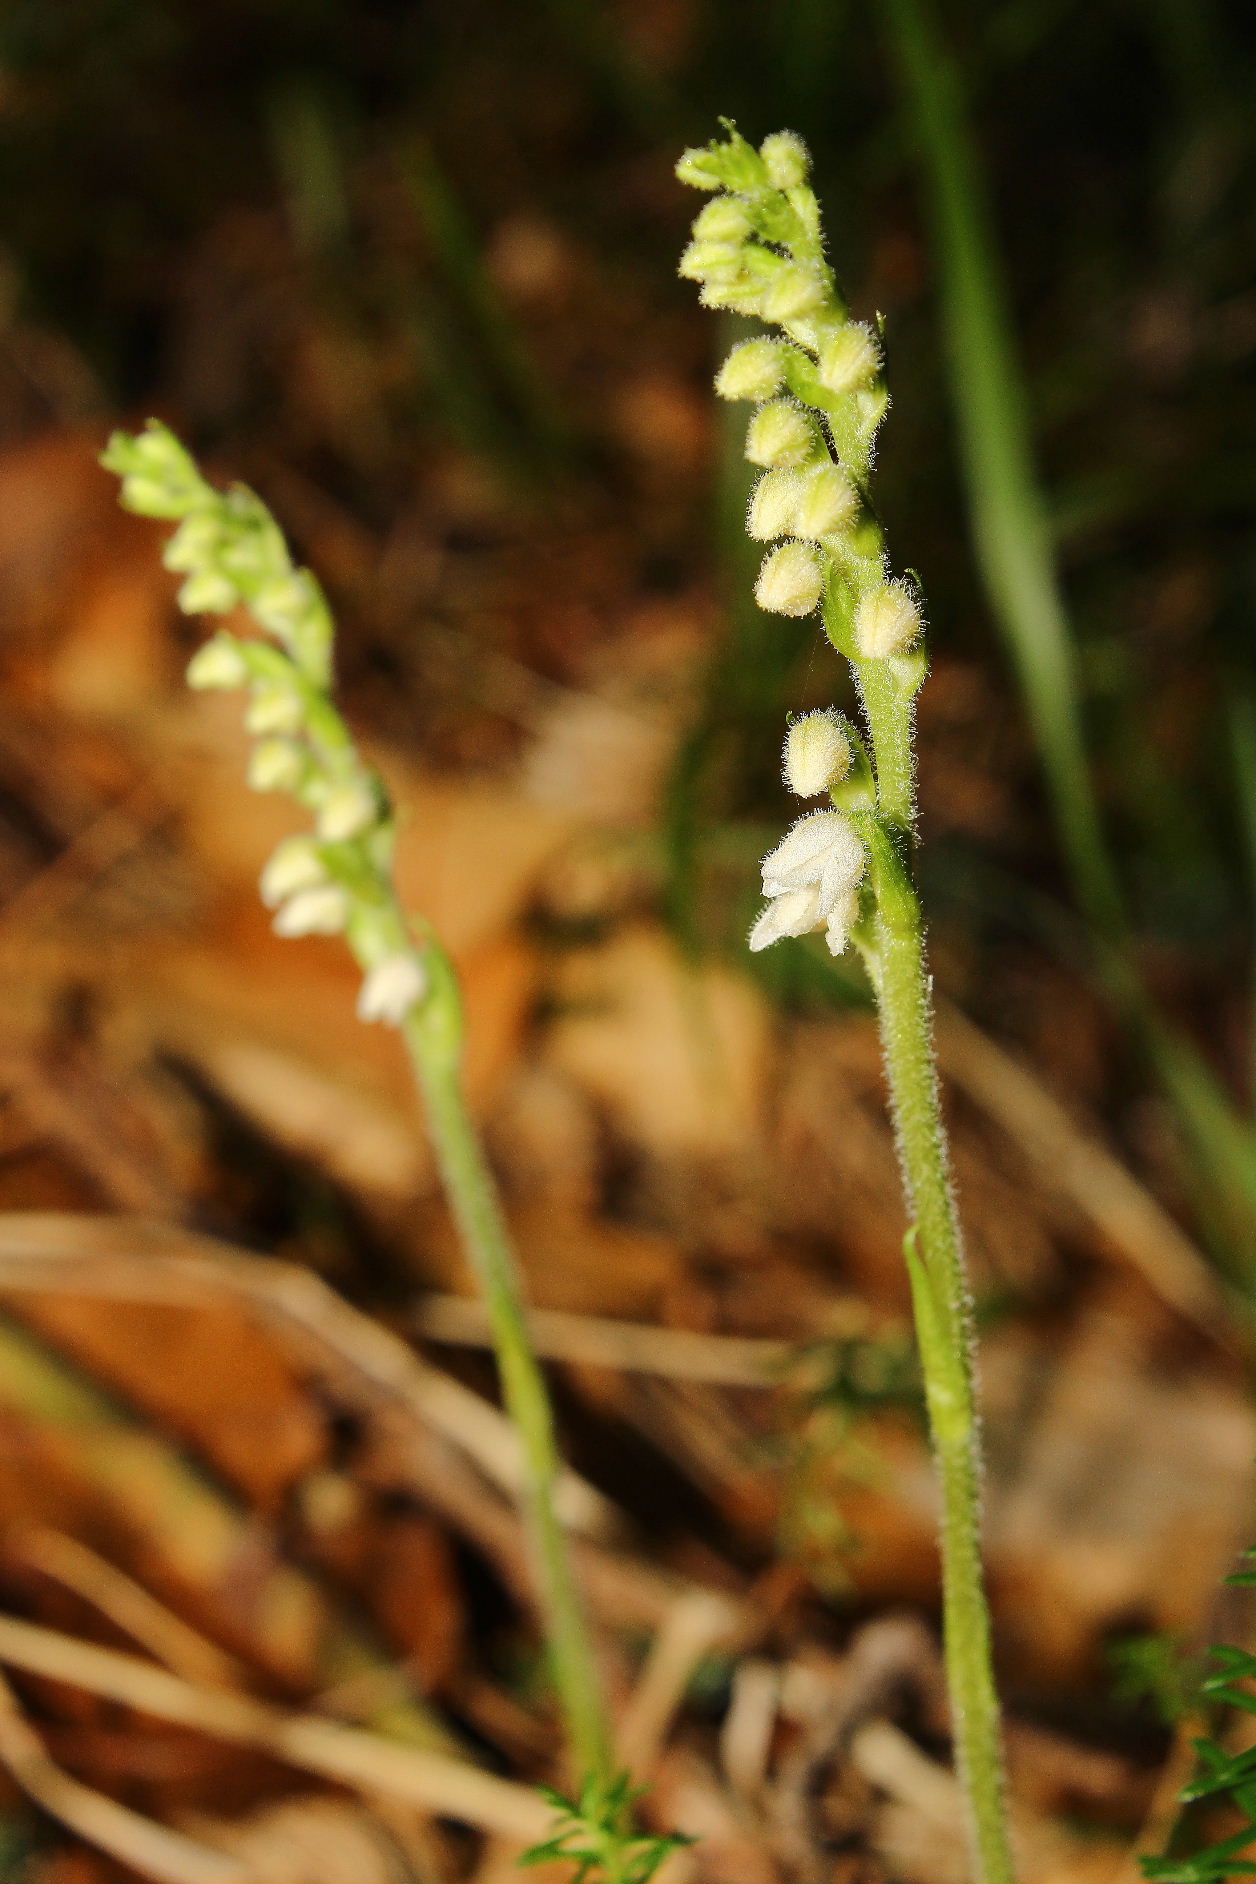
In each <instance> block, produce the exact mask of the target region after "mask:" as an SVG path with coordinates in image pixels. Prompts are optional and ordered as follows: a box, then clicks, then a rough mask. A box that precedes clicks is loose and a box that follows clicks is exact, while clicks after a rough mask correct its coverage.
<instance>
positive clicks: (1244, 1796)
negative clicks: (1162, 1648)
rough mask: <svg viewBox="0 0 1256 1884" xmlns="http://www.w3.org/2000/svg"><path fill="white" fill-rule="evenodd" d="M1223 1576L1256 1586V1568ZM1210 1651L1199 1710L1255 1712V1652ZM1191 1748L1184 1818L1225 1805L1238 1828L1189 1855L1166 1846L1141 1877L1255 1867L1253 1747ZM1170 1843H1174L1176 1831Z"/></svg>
mask: <svg viewBox="0 0 1256 1884" xmlns="http://www.w3.org/2000/svg"><path fill="white" fill-rule="evenodd" d="M1248 1558H1249V1561H1250V1562H1251V1563H1252V1564H1253V1565H1254V1566H1256V1552H1249V1553H1248ZM1226 1581H1227V1583H1229V1584H1231V1585H1233V1586H1235V1587H1237V1588H1240V1589H1249V1590H1250V1589H1256V1567H1252V1568H1249V1569H1246V1570H1239V1571H1237V1572H1236V1573H1235V1575H1234V1576H1232V1577H1227V1578H1226ZM1208 1653H1209V1659H1210V1660H1211V1661H1212V1663H1213V1664H1214V1666H1213V1671H1212V1673H1211V1674H1209V1675H1205V1677H1204V1678H1203V1680H1202V1681H1201V1682H1200V1684H1199V1690H1198V1705H1199V1707H1200V1709H1201V1710H1203V1711H1206V1712H1208V1713H1213V1712H1214V1711H1215V1712H1216V1713H1217V1714H1219V1715H1221V1716H1225V1715H1229V1716H1230V1717H1233V1716H1234V1715H1236V1714H1238V1715H1242V1714H1250V1715H1256V1655H1253V1654H1251V1653H1250V1651H1249V1650H1247V1649H1243V1648H1237V1647H1235V1646H1234V1645H1233V1644H1232V1643H1222V1644H1220V1645H1216V1646H1214V1647H1213V1648H1211V1649H1210V1650H1209V1652H1208ZM1194 1747H1195V1773H1194V1776H1193V1777H1192V1779H1191V1780H1190V1783H1189V1784H1188V1785H1187V1786H1186V1787H1185V1788H1184V1789H1183V1791H1182V1792H1181V1794H1180V1795H1179V1800H1180V1804H1181V1806H1182V1808H1183V1823H1184V1821H1185V1819H1186V1817H1187V1816H1188V1809H1189V1808H1191V1807H1198V1808H1200V1809H1201V1810H1203V1811H1212V1810H1219V1809H1222V1808H1226V1807H1228V1808H1229V1809H1230V1812H1231V1814H1232V1815H1233V1816H1234V1817H1237V1818H1238V1819H1239V1820H1240V1823H1239V1826H1238V1828H1237V1830H1235V1831H1233V1832H1230V1833H1229V1834H1228V1835H1227V1836H1225V1837H1222V1838H1219V1839H1215V1840H1213V1841H1211V1842H1209V1843H1205V1844H1203V1845H1201V1846H1200V1847H1199V1849H1198V1850H1196V1851H1194V1852H1191V1853H1189V1854H1186V1853H1179V1852H1174V1851H1172V1850H1170V1851H1169V1852H1166V1853H1165V1854H1164V1855H1162V1856H1159V1857H1148V1858H1143V1859H1141V1860H1140V1863H1141V1866H1142V1872H1143V1876H1144V1877H1147V1878H1150V1879H1152V1881H1153V1884H1227V1880H1228V1879H1230V1878H1250V1877H1251V1876H1252V1875H1253V1873H1254V1872H1256V1746H1246V1747H1242V1748H1240V1749H1239V1750H1238V1751H1237V1752H1232V1751H1230V1750H1229V1749H1228V1748H1227V1747H1225V1746H1224V1745H1222V1743H1221V1741H1220V1740H1219V1739H1217V1738H1216V1737H1215V1736H1214V1735H1203V1736H1201V1737H1200V1738H1198V1739H1197V1740H1196V1741H1195V1742H1194ZM1169 1842H1170V1846H1173V1845H1174V1844H1176V1843H1177V1842H1178V1834H1177V1833H1175V1834H1174V1837H1173V1838H1172V1839H1170V1841H1169Z"/></svg>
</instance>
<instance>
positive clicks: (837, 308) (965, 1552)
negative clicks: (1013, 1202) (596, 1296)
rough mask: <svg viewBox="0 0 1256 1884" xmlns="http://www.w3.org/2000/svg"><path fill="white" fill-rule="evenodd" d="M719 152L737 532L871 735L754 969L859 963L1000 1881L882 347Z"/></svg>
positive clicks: (801, 845)
mask: <svg viewBox="0 0 1256 1884" xmlns="http://www.w3.org/2000/svg"><path fill="white" fill-rule="evenodd" d="M726 128H727V131H728V136H727V138H726V139H724V140H723V141H716V142H714V143H712V144H709V145H707V146H706V147H705V148H703V149H701V150H690V151H686V152H685V154H684V156H683V157H682V158H681V160H680V163H679V165H678V166H677V173H676V174H677V176H678V177H679V178H680V180H681V182H682V183H687V184H690V185H692V186H693V187H694V188H695V189H699V190H703V191H706V192H707V193H708V194H709V196H710V201H709V202H708V203H707V204H706V206H705V207H704V208H703V209H702V210H701V212H700V213H699V215H698V217H697V219H696V221H695V223H694V229H693V240H692V241H691V242H690V244H689V246H688V248H687V249H686V250H685V252H684V255H683V257H682V258H681V264H680V272H681V274H682V275H683V276H685V277H686V278H687V279H689V280H692V281H695V282H697V283H698V284H699V285H700V290H701V299H702V301H703V303H704V304H705V305H706V306H708V307H712V308H720V309H727V310H729V311H731V312H733V313H735V314H742V315H746V316H749V317H751V318H753V319H757V320H759V321H761V322H763V323H765V324H766V327H767V330H768V331H766V332H761V333H759V334H757V335H755V336H754V337H752V338H748V339H746V340H744V341H742V342H741V343H740V344H738V345H737V346H735V347H734V348H733V350H732V352H731V353H730V354H729V356H728V358H727V360H726V361H725V362H724V365H723V366H722V367H721V369H720V372H719V374H718V376H717V378H716V382H715V387H716V391H717V392H718V393H719V394H720V396H721V397H722V398H725V399H730V400H745V401H747V402H748V403H750V404H751V405H753V406H754V408H755V410H754V412H753V414H752V416H751V418H750V422H749V425H748V427H747V431H746V457H747V458H748V459H749V460H750V462H751V463H752V464H754V465H757V466H759V467H760V468H761V470H762V476H761V477H760V479H759V481H758V483H757V484H756V486H755V489H754V494H753V496H752V498H751V500H750V510H749V515H748V518H747V529H748V530H749V533H750V535H751V536H752V537H753V538H754V539H755V540H756V541H757V542H760V543H762V544H764V545H765V547H766V554H765V556H764V560H763V565H762V567H761V569H760V571H759V578H758V581H757V583H756V585H755V598H756V600H757V601H758V603H759V606H760V607H761V608H762V609H765V610H767V611H768V612H769V613H775V614H781V615H788V616H794V617H797V618H799V619H801V618H804V617H806V616H809V615H812V614H814V613H816V612H819V614H820V617H821V619H822V621H823V623H824V628H825V632H826V633H827V635H828V638H829V640H830V642H831V643H832V645H833V647H834V648H835V649H836V651H837V652H838V653H839V654H840V655H841V656H842V657H843V659H844V660H845V661H846V663H847V665H848V667H849V669H850V672H851V674H852V676H853V678H854V681H855V684H856V687H857V689H858V693H859V698H860V704H861V706H862V719H863V726H862V729H859V728H856V727H855V726H854V725H853V724H851V722H850V721H849V720H847V719H846V718H844V717H843V715H841V714H840V713H838V712H836V711H832V710H830V711H825V712H819V713H809V714H807V715H805V716H804V717H803V718H801V719H798V720H795V721H794V722H793V724H792V725H791V726H790V727H789V729H788V733H787V736H786V740H785V752H784V772H785V782H786V784H787V785H788V786H789V788H790V790H791V791H793V792H794V793H795V794H796V795H797V796H798V797H800V798H803V799H816V800H819V801H820V802H821V808H820V809H816V810H811V811H809V812H807V813H805V814H804V815H803V816H802V817H800V818H799V819H798V820H797V822H796V823H795V824H794V825H793V826H792V827H791V829H790V830H789V831H788V832H787V833H786V835H785V836H784V838H783V839H782V840H781V842H780V843H779V844H778V845H777V846H776V848H775V849H774V850H772V851H771V852H770V853H769V854H768V856H766V857H765V858H764V860H763V893H764V897H765V898H766V902H765V905H764V908H763V910H762V911H761V913H760V915H759V918H758V920H757V921H756V922H755V924H754V927H753V928H752V929H751V931H750V937H749V946H750V948H751V949H752V950H759V949H765V948H769V947H771V946H773V945H774V944H776V943H778V942H780V941H782V940H785V939H787V938H791V937H801V936H806V935H810V934H813V933H816V932H823V934H824V936H825V940H826V942H827V944H828V947H829V950H830V952H831V953H832V954H833V955H835V956H837V955H841V954H843V953H844V952H845V950H846V948H847V947H848V945H849V944H851V943H853V944H854V946H855V947H856V948H857V949H858V950H859V952H860V954H861V955H862V957H863V960H864V963H865V966H866V968H867V971H868V976H869V980H870V982H871V984H872V989H873V993H874V995H875V998H876V1003H877V1013H878V1020H879V1025H880V1030H881V1037H882V1042H883V1045H884V1049H885V1062H886V1070H887V1073H888V1077H889V1086H890V1100H891V1106H892V1109H893V1113H894V1122H895V1126H896V1128H897V1134H898V1148H899V1157H900V1163H901V1167H902V1176H903V1186H904V1191H905V1195H906V1199H907V1207H908V1214H909V1219H910V1221H911V1223H912V1228H911V1229H910V1230H909V1232H908V1235H907V1237H906V1239H905V1242H904V1245H903V1250H904V1258H905V1261H906V1265H907V1272H908V1276H909V1278H910V1282H911V1290H912V1299H913V1306H914V1309H915V1320H916V1334H917V1341H918V1344H919V1348H920V1355H921V1364H922V1371H923V1375H924V1385H925V1400H926V1403H927V1406H928V1411H929V1423H930V1428H931V1433H932V1438H933V1446H934V1453H935V1456H936V1460H937V1467H938V1477H939V1480H940V1484H941V1490H942V1540H941V1541H942V1585H943V1616H944V1632H945V1646H946V1661H947V1675H948V1682H949V1687H950V1694H951V1706H952V1714H953V1721H954V1737H955V1749H956V1755H957V1766H958V1769H959V1776H960V1779H961V1783H962V1786H963V1789H964V1793H965V1797H966V1801H967V1806H968V1830H969V1843H970V1849H971V1853H972V1863H973V1874H974V1880H975V1884H1009V1880H1010V1879H1011V1878H1012V1875H1013V1867H1012V1858H1011V1850H1010V1845H1009V1840H1008V1830H1007V1818H1006V1811H1005V1806H1004V1799H1003V1761H1002V1749H1001V1734H1000V1722H999V1707H998V1700H997V1696H996V1693H995V1686H994V1675H993V1669H992V1663H991V1651H990V1620H989V1612H988V1608H987V1604H986V1597H985V1589H984V1581H983V1575H982V1562H981V1543H980V1504H981V1498H980V1486H981V1467H980V1457H979V1449H978V1424H977V1408H976V1392H975V1383H974V1365H973V1342H972V1331H971V1322H972V1316H971V1305H970V1297H969V1288H968V1280H967V1273H966V1268H965V1261H964V1254H963V1245H962V1242H961V1238H960V1230H959V1221H958V1216H957V1213H956V1208H955V1199H954V1196H953V1193H952V1190H951V1183H950V1175H949V1168H948V1167H949V1161H948V1154H947V1143H946V1133H945V1129H944V1126H943V1121H942V1114H941V1107H940V1104H939V1095H938V1078H937V1064H936V1058H935V1055H934V1049H933V1037H932V1019H931V1011H930V988H931V982H930V976H929V971H928V966H927V962H926V958H925V944H924V923H923V917H922V912H921V906H920V899H919V897H918V895H917V893H916V888H915V884H914V882H913V877H912V849H913V843H914V826H915V782H914V781H915V750H914V738H913V730H914V728H913V722H914V713H915V699H916V694H917V692H918V691H919V688H920V686H921V684H922V683H923V681H924V679H925V674H926V671H927V661H926V655H925V650H924V627H925V624H924V611H923V606H922V600H921V596H920V592H919V588H918V585H917V583H916V581H915V579H914V578H913V577H911V576H908V575H906V574H903V573H896V572H895V570H894V567H893V565H892V563H891V561H890V558H889V554H888V550H887V546H886V542H885V537H884V533H883V530H882V527H881V522H880V519H879V518H878V516H877V513H876V510H875V508H874V506H873V503H872V499H871V488H870V481H871V472H872V459H873V447H874V444H875V441H876V435H877V430H878V428H879V426H880V424H881V421H882V419H883V417H884V416H885V412H886V408H887V406H888V404H889V395H888V391H887V388H886V383H885V374H884V370H883V363H882V348H881V336H880V334H879V333H878V332H877V331H876V330H875V329H874V328H872V327H870V326H868V325H866V324H864V323H862V322H860V321H856V320H854V319H853V318H852V316H851V313H850V309H849V308H848V306H847V304H846V301H845V299H844V297H843V296H842V294H841V292H840V290H839V288H838V286H837V282H836V280H835V279H834V275H833V271H832V269H831V268H830V267H829V264H828V262H827V260H826V258H825V253H824V239H823V232H822V229H821V223H820V207H819V204H818V202H817V201H816V197H815V192H814V191H813V189H812V188H811V183H810V178H809V170H810V164H809V158H808V155H807V151H806V149H805V147H804V145H803V143H802V141H801V139H800V138H798V137H796V136H794V135H793V133H791V132H788V131H782V132H777V133H776V134H774V135H773V136H771V137H769V138H767V139H765V140H764V142H763V144H762V145H761V146H760V147H759V149H758V150H756V149H755V148H754V147H753V146H752V145H751V144H748V143H747V142H746V140H745V138H743V137H741V136H739V135H738V133H737V132H736V130H735V129H734V128H733V127H732V125H727V126H726Z"/></svg>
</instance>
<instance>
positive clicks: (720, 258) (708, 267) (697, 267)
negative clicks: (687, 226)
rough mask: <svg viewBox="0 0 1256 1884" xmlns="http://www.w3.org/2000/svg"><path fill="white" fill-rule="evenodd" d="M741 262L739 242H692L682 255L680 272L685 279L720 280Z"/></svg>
mask: <svg viewBox="0 0 1256 1884" xmlns="http://www.w3.org/2000/svg"><path fill="white" fill-rule="evenodd" d="M740 262H741V244H740V243H739V242H691V243H690V244H689V246H688V248H686V249H685V250H684V252H683V253H682V255H681V258H680V269H679V273H680V276H681V279H682V280H684V281H707V280H709V279H712V278H714V279H716V280H719V279H720V278H722V277H723V276H726V275H729V274H731V273H732V272H734V271H735V270H736V269H737V267H738V266H739V264H740Z"/></svg>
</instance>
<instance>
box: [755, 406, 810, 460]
mask: <svg viewBox="0 0 1256 1884" xmlns="http://www.w3.org/2000/svg"><path fill="white" fill-rule="evenodd" d="M815 448H816V434H815V429H814V427H813V426H812V423H811V420H810V419H809V418H808V417H807V415H806V413H805V412H804V411H803V409H802V407H801V406H796V405H793V404H792V403H791V402H790V401H789V400H788V399H773V400H772V402H771V403H770V404H769V405H766V406H760V407H759V410H758V411H757V412H756V413H755V415H754V417H753V418H752V419H751V421H750V425H749V428H748V430H747V432H746V456H747V458H748V459H749V460H750V462H751V464H761V465H763V466H765V467H766V468H768V469H773V468H775V467H776V466H778V465H800V464H805V463H806V462H807V460H808V458H809V457H810V456H811V454H812V452H813V451H814V450H815Z"/></svg>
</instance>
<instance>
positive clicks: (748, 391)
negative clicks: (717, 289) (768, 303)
mask: <svg viewBox="0 0 1256 1884" xmlns="http://www.w3.org/2000/svg"><path fill="white" fill-rule="evenodd" d="M712 207H713V206H712ZM786 357H787V356H786V349H785V347H784V346H783V345H782V344H781V342H780V341H779V340H769V339H762V338H760V339H758V340H743V341H741V342H740V343H739V344H738V345H737V346H735V347H734V348H733V350H732V352H731V353H730V354H729V356H728V358H727V359H726V360H725V362H724V364H723V366H722V367H721V368H720V370H719V372H718V374H717V375H716V379H715V390H716V392H717V393H718V394H719V396H720V398H721V399H756V400H760V399H770V398H771V397H772V394H773V393H774V392H779V391H780V387H781V381H782V380H783V379H784V377H785V360H786Z"/></svg>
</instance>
